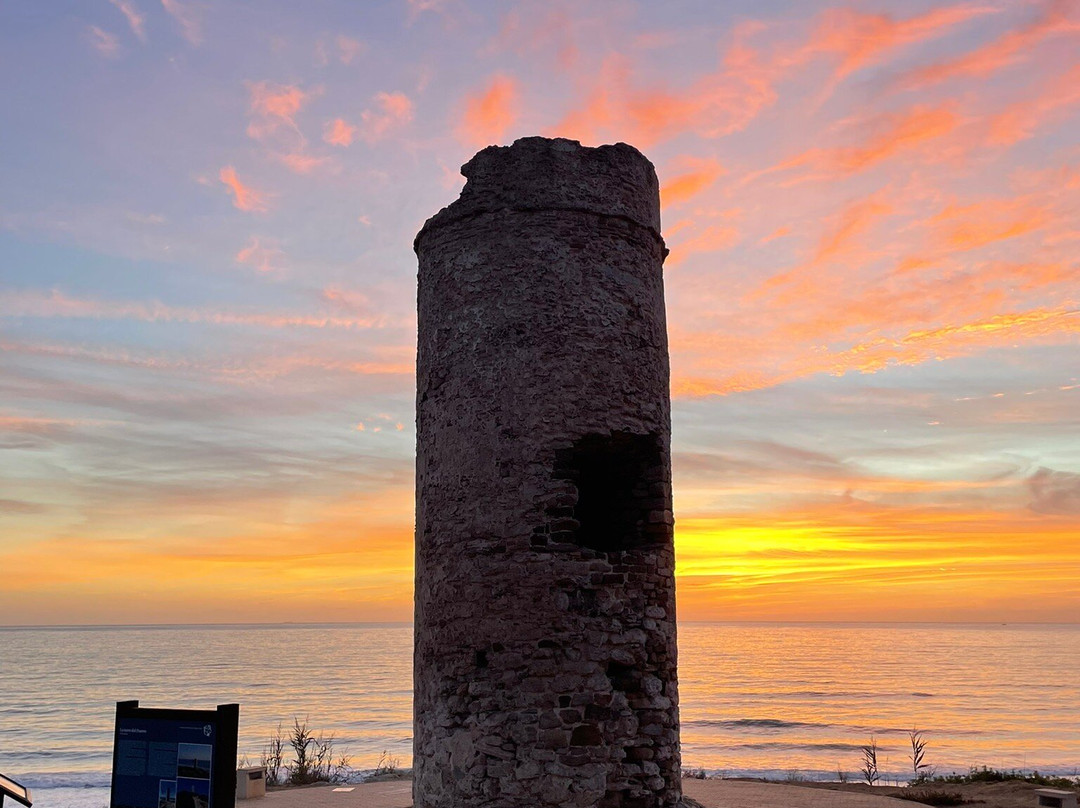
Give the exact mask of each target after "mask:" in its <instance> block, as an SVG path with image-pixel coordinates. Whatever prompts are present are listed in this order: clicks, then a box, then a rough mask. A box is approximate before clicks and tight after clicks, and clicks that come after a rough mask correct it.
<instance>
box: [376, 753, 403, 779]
mask: <svg viewBox="0 0 1080 808" xmlns="http://www.w3.org/2000/svg"><path fill="white" fill-rule="evenodd" d="M400 765H401V761H400V760H398V759H397V758H396V757H391V756H390V752H389V750H386V749H384V750H383V752H382V754H381V755H379V762H378V763H376V764H375V774H376V775H379V774H396V773H397V770H398V767H399V766H400Z"/></svg>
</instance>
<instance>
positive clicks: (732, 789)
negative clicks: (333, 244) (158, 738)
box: [251, 779, 919, 808]
mask: <svg viewBox="0 0 1080 808" xmlns="http://www.w3.org/2000/svg"><path fill="white" fill-rule="evenodd" d="M683 790H684V792H685V794H686V796H688V797H690V798H691V799H693V800H696V801H698V802H699V803H701V804H702V805H703V806H704V807H705V808H905V806H907V807H908V808H910V806H914V805H918V804H919V803H914V802H909V801H906V800H898V799H894V798H891V797H883V796H878V795H877V794H867V793H859V792H838V791H831V790H827V789H819V788H804V787H803V786H799V785H789V784H787V783H763V782H760V781H753V780H692V779H688V780H686V781H684V783H683ZM259 802H260V804H261V805H262V806H264V808H410V806H411V805H412V783H411V782H410V781H409V780H397V781H390V782H383V783H364V784H361V785H356V786H337V787H335V786H319V787H309V788H286V789H280V790H275V791H272V792H270V793H268V794H267V795H266V796H265V797H264V798H262V799H261V800H260V801H259ZM251 808H255V805H254V804H253V803H252V804H251Z"/></svg>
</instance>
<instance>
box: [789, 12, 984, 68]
mask: <svg viewBox="0 0 1080 808" xmlns="http://www.w3.org/2000/svg"><path fill="white" fill-rule="evenodd" d="M997 11H999V9H996V8H993V7H991V6H977V5H959V6H947V7H945V8H934V9H931V10H930V11H927V12H926V13H924V14H918V15H916V16H914V17H908V18H907V19H902V20H897V19H895V18H894V17H892V16H891V15H889V14H870V13H866V12H863V11H859V10H858V9H854V8H830V9H826V10H825V11H823V12H822V13H821V16H820V17H819V19H818V23H817V27H816V29H815V30H814V32H813V34H812V35H811V37H810V40H809V42H808V43H807V44H806V46H805V50H806V51H807V52H808V53H816V52H824V53H835V54H838V55H839V56H840V64H839V66H838V67H837V70H836V80H839V79H843V78H845V77H847V76H848V75H850V74H852V73H854V72H855V71H857V70H860V69H862V68H863V67H866V66H867V65H869V64H873V63H875V62H878V61H880V60H881V58H882V57H883V56H884V55H885V54H887V53H889V52H890V51H893V50H897V49H899V48H902V47H905V46H908V45H912V44H915V43H918V42H923V41H925V40H928V39H931V38H933V37H936V36H940V35H941V34H944V33H945V32H946V31H948V30H949V29H951V28H954V27H955V26H957V25H959V24H961V23H964V22H967V21H968V20H971V19H974V18H976V17H979V16H982V15H985V14H990V13H995V12H997ZM796 61H798V60H796Z"/></svg>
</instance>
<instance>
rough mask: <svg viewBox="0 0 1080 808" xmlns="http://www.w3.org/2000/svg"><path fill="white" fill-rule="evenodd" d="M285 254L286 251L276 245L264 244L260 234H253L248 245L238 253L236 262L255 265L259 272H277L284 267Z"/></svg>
mask: <svg viewBox="0 0 1080 808" xmlns="http://www.w3.org/2000/svg"><path fill="white" fill-rule="evenodd" d="M284 256H285V253H283V252H282V251H281V250H280V249H279V248H277V247H276V246H268V245H264V244H262V242H260V240H259V237H258V236H252V237H251V239H250V240H249V241H248V243H247V246H245V247H244V248H243V249H241V250H240V251H239V252H238V253H237V254H236V263H238V264H246V265H248V266H250V267H254V268H255V269H257V270H258V271H259V272H275V271H277V270H279V269H281V268H282V266H281V259H282V258H283V257H284Z"/></svg>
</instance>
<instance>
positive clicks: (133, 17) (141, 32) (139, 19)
mask: <svg viewBox="0 0 1080 808" xmlns="http://www.w3.org/2000/svg"><path fill="white" fill-rule="evenodd" d="M109 2H110V3H112V4H113V5H114V6H116V8H117V9H119V10H120V13H121V14H123V15H124V17H125V18H126V19H127V21H128V25H129V26H131V32H132V33H133V34H135V36H137V37H138V38H139V39H140V40H142V41H143V42H145V41H146V18H145V17H144V16H143V15H142V14H141V13H140V12H139V10H138V9H137V8H136V7H135V4H134V3H133V2H132V0H109Z"/></svg>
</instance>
